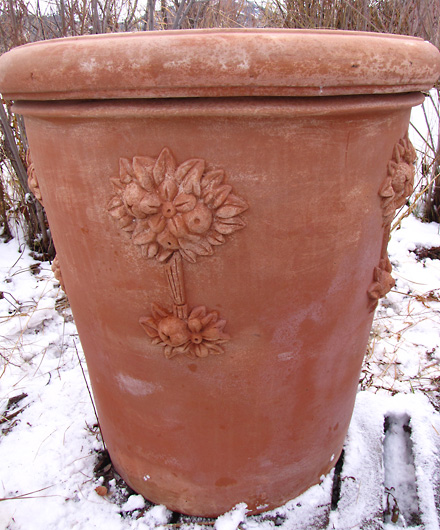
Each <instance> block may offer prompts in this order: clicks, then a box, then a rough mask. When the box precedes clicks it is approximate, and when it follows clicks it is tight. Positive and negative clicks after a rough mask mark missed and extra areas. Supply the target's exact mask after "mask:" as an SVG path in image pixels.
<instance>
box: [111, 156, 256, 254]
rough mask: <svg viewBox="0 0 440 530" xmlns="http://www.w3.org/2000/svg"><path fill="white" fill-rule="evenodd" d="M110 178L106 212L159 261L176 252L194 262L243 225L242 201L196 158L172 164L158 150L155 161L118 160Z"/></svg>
mask: <svg viewBox="0 0 440 530" xmlns="http://www.w3.org/2000/svg"><path fill="white" fill-rule="evenodd" d="M111 180H112V183H113V185H114V188H115V192H116V193H115V195H114V196H113V197H112V198H111V200H110V202H109V205H108V210H109V212H110V215H111V216H112V217H113V218H114V219H116V220H117V222H118V225H119V227H120V228H121V229H122V230H124V231H126V232H128V233H130V234H131V239H132V241H133V243H134V244H135V245H138V246H139V247H140V248H141V249H142V252H143V254H144V255H145V256H146V257H147V258H155V259H157V260H159V261H161V262H164V261H167V260H168V259H169V258H170V257H171V256H172V255H173V254H174V253H180V255H181V256H182V258H183V259H185V260H186V261H189V262H190V263H195V262H196V260H197V257H198V256H209V255H212V254H213V252H214V248H213V247H215V246H216V245H222V244H223V243H225V236H228V235H229V234H232V233H233V232H235V231H237V230H240V229H242V228H243V227H244V226H245V222H244V220H243V219H242V218H241V217H240V214H241V213H243V212H244V211H245V210H247V208H248V205H247V203H246V201H244V200H243V199H242V198H240V197H238V196H237V195H235V194H234V193H233V192H232V187H231V186H230V185H228V184H226V183H225V174H224V171H223V170H222V169H218V170H210V169H207V168H206V164H205V161H204V160H202V159H199V158H193V159H190V160H186V161H185V162H183V163H182V164H180V165H179V166H178V165H177V164H176V161H175V159H174V157H173V155H172V154H171V151H170V150H169V149H168V148H164V149H163V150H162V151H161V153H160V155H159V156H158V158H157V159H154V158H150V157H147V156H135V157H134V158H133V159H127V158H121V159H120V171H119V178H113V179H111Z"/></svg>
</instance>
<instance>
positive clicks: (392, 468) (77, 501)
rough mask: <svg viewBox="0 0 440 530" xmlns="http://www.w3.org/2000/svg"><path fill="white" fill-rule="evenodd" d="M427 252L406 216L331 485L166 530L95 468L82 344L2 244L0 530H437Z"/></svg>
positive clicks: (435, 355)
mask: <svg viewBox="0 0 440 530" xmlns="http://www.w3.org/2000/svg"><path fill="white" fill-rule="evenodd" d="M418 119H419V121H420V120H421V119H423V116H421V115H419V118H418ZM415 143H416V142H415ZM430 247H440V227H439V225H436V224H423V223H422V222H421V221H419V220H418V219H416V218H415V217H414V216H409V217H407V218H404V219H403V220H402V222H401V225H400V228H397V229H396V230H394V232H393V234H392V239H391V242H390V244H389V254H390V259H391V262H392V264H393V276H394V277H395V278H396V286H395V288H394V289H393V290H392V292H391V293H389V294H388V296H387V297H386V299H385V300H383V301H382V302H381V304H380V305H379V308H378V309H377V310H376V318H375V321H374V325H373V329H372V333H371V341H370V344H369V347H368V351H367V353H366V357H365V363H364V367H363V370H362V373H361V379H360V385H359V393H358V397H357V400H356V406H355V410H354V414H353V419H352V422H351V426H350V429H349V433H348V436H347V441H346V445H345V450H344V459H343V462H342V460H341V461H340V464H341V465H340V466H339V467H340V469H339V470H338V471H337V473H336V474H335V473H334V472H332V473H331V474H330V475H328V476H327V477H324V478H323V481H322V483H321V484H320V485H318V486H314V487H312V488H311V489H309V490H308V491H307V492H305V493H304V494H303V495H301V496H300V497H298V498H297V499H293V500H292V501H290V502H289V503H287V504H286V505H285V506H283V507H280V508H278V509H277V510H274V511H272V512H269V513H266V514H262V515H260V516H255V517H248V516H246V506H245V505H244V504H239V505H238V506H236V507H235V508H234V509H233V510H232V511H231V512H229V513H228V514H225V515H223V516H221V517H219V518H217V520H215V521H202V520H190V519H189V518H186V519H185V518H184V519H180V520H179V522H177V523H176V522H175V521H176V519H175V518H174V516H173V514H172V513H171V512H170V511H169V510H167V509H166V507H164V506H152V505H150V504H149V503H148V502H145V501H144V499H143V498H142V497H141V496H139V495H136V494H135V493H134V492H132V491H130V490H129V489H127V488H126V487H124V485H123V483H121V481H120V480H118V477H112V475H111V473H112V471H111V469H110V467H109V463H108V462H106V461H105V459H103V456H102V448H103V447H102V441H101V439H100V435H99V430H98V427H97V424H96V417H95V414H94V410H93V406H92V403H91V399H90V395H89V392H88V388H87V386H86V383H85V377H87V367H86V364H85V360H84V356H83V352H82V349H81V344H80V342H79V337H78V334H77V330H76V327H75V324H74V322H73V318H72V315H71V312H70V309H69V306H68V302H67V300H66V298H65V297H64V295H63V292H62V291H61V290H60V288H59V285H58V283H57V281H56V280H55V279H54V277H53V274H52V271H51V270H50V265H49V264H48V263H39V262H36V261H34V260H33V259H32V258H31V257H30V256H29V252H28V250H27V249H26V247H25V246H24V243H23V242H22V241H20V238H19V237H17V238H15V239H13V240H11V241H10V242H9V243H6V244H4V243H1V242H0V293H2V294H0V356H1V358H0V414H1V416H0V429H1V437H0V462H1V465H0V529H3V528H5V529H8V530H33V529H35V530H40V529H44V530H52V529H53V530H55V529H67V528H68V529H81V530H82V529H87V530H89V529H94V528H96V529H98V528H99V529H102V528H106V530H107V529H108V530H113V529H114V530H126V529H130V530H137V529H140V530H147V529H153V528H159V527H165V528H166V527H168V528H173V527H176V526H177V527H181V528H200V529H201V528H204V527H205V528H206V527H208V528H209V527H214V528H216V529H217V530H235V529H236V528H243V529H249V530H251V529H258V530H266V529H269V528H274V527H276V526H279V527H282V528H285V529H288V530H305V529H319V528H328V529H339V530H342V529H344V530H345V529H349V528H350V529H354V530H356V529H358V530H363V529H364V528H384V529H385V530H391V529H398V528H405V527H413V528H423V529H426V530H438V528H439V514H438V509H439V491H440V485H439V484H438V481H439V478H438V475H439V473H438V470H439V469H440V455H439V449H438V448H439V447H440V413H439V410H440V397H439V382H440V368H439V363H440V260H438V259H431V258H430V257H426V258H423V259H419V258H418V257H417V255H416V252H417V251H418V250H419V249H422V248H430ZM384 427H385V429H384ZM97 464H98V465H97ZM341 469H342V470H341ZM103 484H105V485H106V488H107V489H104V487H102V486H103ZM99 486H101V488H100V489H99V488H98V487H99ZM96 488H98V490H96ZM335 492H336V493H335ZM99 493H101V495H100V494H99ZM105 493H106V494H105ZM102 494H103V495H102ZM332 494H333V499H332Z"/></svg>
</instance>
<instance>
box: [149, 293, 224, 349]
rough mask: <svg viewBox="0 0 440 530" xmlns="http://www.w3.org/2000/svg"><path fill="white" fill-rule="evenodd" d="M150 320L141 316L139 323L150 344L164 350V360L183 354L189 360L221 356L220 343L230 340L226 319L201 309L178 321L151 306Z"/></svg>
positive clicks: (160, 309)
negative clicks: (226, 328) (149, 339)
mask: <svg viewBox="0 0 440 530" xmlns="http://www.w3.org/2000/svg"><path fill="white" fill-rule="evenodd" d="M151 313H152V316H151V317H142V318H140V320H139V323H140V324H141V326H142V327H143V328H144V330H145V332H146V333H147V335H148V336H149V337H150V338H151V339H152V343H153V344H157V345H160V346H163V347H164V354H165V357H166V358H167V359H171V358H172V357H175V356H176V355H184V356H186V357H189V358H190V359H195V358H197V357H207V356H208V355H210V354H212V355H218V354H220V353H223V351H224V350H223V348H222V346H221V345H222V344H224V343H225V342H227V341H228V340H229V338H230V337H229V335H228V334H226V333H225V332H224V331H223V329H224V327H225V325H226V321H225V320H221V319H219V314H218V312H217V311H209V310H208V309H206V307H204V306H198V307H195V308H194V309H193V310H192V311H191V312H190V313H189V315H188V317H187V318H181V317H178V316H176V315H175V314H173V313H171V312H169V311H167V310H166V309H164V308H162V307H160V306H159V305H158V304H152V307H151Z"/></svg>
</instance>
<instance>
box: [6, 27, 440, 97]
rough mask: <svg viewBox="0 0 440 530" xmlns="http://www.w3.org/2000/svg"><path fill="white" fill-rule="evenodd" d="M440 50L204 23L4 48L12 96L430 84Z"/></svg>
mask: <svg viewBox="0 0 440 530" xmlns="http://www.w3.org/2000/svg"><path fill="white" fill-rule="evenodd" d="M439 76H440V53H439V51H438V50H437V48H435V47H434V46H433V45H431V44H429V43H428V42H425V41H423V40H422V39H420V38H417V37H406V36H403V35H390V34H383V33H368V32H351V31H339V30H318V29H317V30H298V29H241V28H240V29H200V30H170V31H152V32H137V33H116V34H104V35H85V36H80V37H66V38H64V39H54V40H49V41H41V42H35V43H31V44H27V45H25V46H21V47H19V48H15V49H13V50H11V51H10V52H8V53H6V54H4V55H3V56H2V57H1V58H0V91H1V92H2V94H3V97H5V98H6V99H13V100H16V101H17V100H41V101H47V100H74V99H126V98H135V99H137V98H170V97H172V98H174V97H178V98H181V97H237V96H287V97H289V96H290V97H292V96H294V97H301V96H307V97H308V96H335V95H336V96H337V95H351V94H390V93H401V92H414V91H423V90H429V89H430V88H431V87H432V85H433V84H434V83H435V82H436V81H437V79H438V78H439Z"/></svg>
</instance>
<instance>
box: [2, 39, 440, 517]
mask: <svg viewBox="0 0 440 530" xmlns="http://www.w3.org/2000/svg"><path fill="white" fill-rule="evenodd" d="M439 74H440V59H439V53H438V51H437V50H436V49H435V48H434V47H433V46H431V45H430V44H427V43H425V42H423V41H422V40H419V39H415V38H407V37H400V36H386V35H378V34H362V33H346V32H330V31H290V30H267V31H264V30H243V31H240V30H228V31H217V30H215V31H195V32H191V31H186V32H180V31H178V32H163V33H149V34H142V33H139V34H131V35H130V34H128V35H127V34H120V35H111V36H109V35H105V36H98V37H81V38H67V39H63V40H59V41H48V42H44V43H38V44H31V45H28V46H24V47H22V48H18V49H16V50H13V51H11V52H9V53H8V54H6V55H4V56H3V57H2V58H1V60H0V89H1V90H2V92H3V95H4V97H6V98H8V99H13V100H14V110H15V112H17V113H20V114H23V115H24V116H25V122H26V130H27V134H28V138H29V145H30V148H31V150H32V164H31V166H30V169H31V171H30V177H31V178H30V183H31V186H32V188H33V189H34V191H35V192H36V194H37V196H38V197H39V198H41V199H42V201H43V203H44V206H45V208H46V211H47V215H48V219H49V222H50V227H51V230H52V233H53V237H54V240H55V243H56V248H57V251H58V256H59V267H60V269H61V271H62V276H63V280H64V282H65V286H66V290H67V293H68V296H69V300H70V303H71V306H72V311H73V314H74V317H75V321H76V324H77V326H78V330H79V334H80V337H81V342H82V344H83V347H84V351H85V354H86V358H87V363H88V367H89V372H90V377H91V381H92V385H93V392H94V396H95V399H96V406H97V409H98V414H99V418H100V423H101V428H102V432H103V436H104V439H105V442H106V444H107V447H108V449H109V452H110V455H111V458H112V461H113V463H114V465H115V467H116V469H117V470H118V471H119V473H120V474H121V475H122V477H123V478H124V479H125V480H126V481H127V483H128V484H130V485H131V487H132V488H134V489H135V490H136V491H138V492H139V493H141V494H142V495H144V496H145V497H146V498H147V499H150V500H151V501H153V502H156V503H164V504H166V505H167V506H168V507H169V508H170V509H173V510H177V511H180V512H183V513H187V514H194V515H203V516H216V515H218V514H220V513H222V512H225V511H226V510H229V509H230V508H232V507H233V506H234V505H235V504H236V503H238V502H246V503H247V505H248V507H249V509H250V510H251V512H252V513H257V512H260V511H262V510H265V509H269V508H274V507H276V506H279V505H281V504H282V503H284V502H286V501H287V500H288V499H290V498H293V497H295V496H296V495H298V494H300V493H301V492H303V491H304V490H305V489H307V488H308V487H309V486H311V485H312V484H316V483H317V482H319V481H320V477H322V475H324V474H326V473H328V472H329V470H330V469H331V468H332V466H333V465H334V464H335V463H336V461H337V459H338V456H339V454H340V453H341V450H342V445H343V442H344V437H345V435H346V432H347V428H348V425H349V422H350V417H351V413H352V409H353V404H354V400H355V395H356V389H357V384H358V377H359V372H360V369H361V364H362V359H363V356H364V352H365V348H366V344H367V340H368V334H369V331H370V327H371V322H372V318H373V312H372V311H373V310H374V307H375V305H376V304H377V300H378V298H379V297H380V296H383V295H384V294H385V293H386V292H387V290H388V289H389V288H390V287H391V286H392V284H393V280H392V277H391V275H390V271H391V267H390V264H389V261H388V258H387V255H386V243H387V240H388V229H389V224H390V222H391V219H392V216H393V214H394V211H395V209H396V208H398V207H400V206H401V205H402V204H404V203H405V201H406V197H407V196H408V194H409V193H410V192H411V190H412V179H413V174H414V168H413V162H414V160H415V152H414V150H413V148H412V146H411V144H410V143H409V141H408V139H407V128H408V122H409V116H410V110H411V107H412V106H414V105H417V104H419V103H420V102H421V101H422V100H423V95H422V94H421V92H420V91H421V90H427V89H429V88H430V87H431V86H432V84H433V83H434V82H435V81H436V80H437V78H438V76H439Z"/></svg>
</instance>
